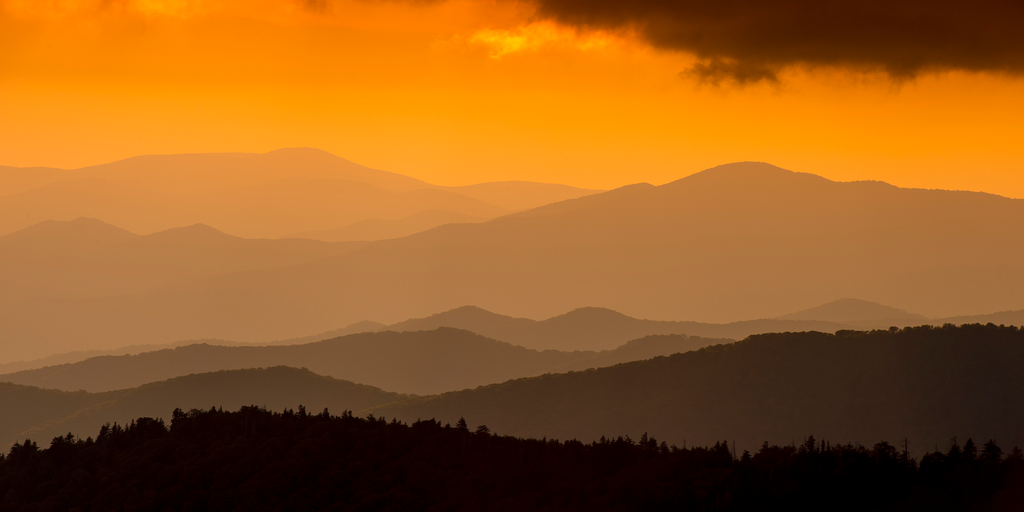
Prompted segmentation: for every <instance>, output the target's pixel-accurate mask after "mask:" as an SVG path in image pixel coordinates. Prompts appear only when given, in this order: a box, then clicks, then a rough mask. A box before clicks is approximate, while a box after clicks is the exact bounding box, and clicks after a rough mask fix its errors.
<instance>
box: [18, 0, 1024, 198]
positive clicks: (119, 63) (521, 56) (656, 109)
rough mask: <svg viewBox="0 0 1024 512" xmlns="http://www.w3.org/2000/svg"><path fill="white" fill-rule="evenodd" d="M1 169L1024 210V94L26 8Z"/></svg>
mask: <svg viewBox="0 0 1024 512" xmlns="http://www.w3.org/2000/svg"><path fill="white" fill-rule="evenodd" d="M0 5H2V11H0V12H2V14H0V38H2V41H0V43H2V48H3V50H2V53H0V110H2V111H3V112H4V118H3V121H2V122H0V139H2V142H0V162H2V163H3V164H4V165H15V166H56V167H63V168H73V167H80V166H85V165H93V164H98V163H103V162H107V161H112V160H116V159H119V158H124V157H128V156H132V155H137V154H166V153H181V152H207V151H255V152H264V151H269V150H272V149H276V148H279V147H291V146H311V147H319V148H321V149H325V150H328V151H331V152H332V153H335V154H338V155H340V156H343V157H345V158H348V159H350V160H353V161H356V162H359V163H362V164H364V165H368V166H371V167H376V168H382V169H386V170H390V171H394V172H401V173H404V174H408V175H411V176H415V177H418V178H421V179H424V180H428V181H431V182H436V183H440V184H453V185H454V184H467V183H474V182H480V181H491V180H503V179H529V180H535V181H546V182H564V183H569V184H573V185H578V186H585V187H597V188H611V187H616V186H620V185H623V184H627V183H632V182H638V181H648V182H652V183H664V182H668V181H672V180H675V179H678V178H680V177H683V176H686V175H689V174H691V173H693V172H696V171H699V170H701V169H704V168H707V167H710V166H713V165H717V164H721V163H724V162H730V161H741V160H758V161H767V162H771V163H774V164H776V165H780V166H782V167H785V168H789V169H793V170H799V171H805V172H813V173H816V174H820V175H823V176H826V177H829V178H832V179H837V180H858V179H874V180H884V181H888V182H891V183H894V184H897V185H901V186H912V187H925V188H953V189H966V190H981V191H988V192H993V193H998V194H1002V195H1008V196H1012V197H1024V150H1022V149H1021V146H1020V145H1019V144H1015V143H1014V141H1016V140H1018V139H1020V138H1021V137H1022V135H1024V132H1022V128H1021V125H1020V123H1018V122H1017V121H1016V120H1017V119H1019V118H1020V117H1021V116H1022V115H1024V95H1022V94H1021V93H1020V92H1021V89H1022V87H1024V81H1022V80H1021V79H1019V78H1013V77H1007V76H1000V75H993V74H986V73H973V72H945V73H941V74H926V75H923V76H921V77H919V78H916V79H911V80H909V81H905V82H899V83H896V82H893V81H892V80H890V79H889V78H888V77H886V76H885V75H882V74H877V73H861V72H857V73H854V72H850V71H845V70H843V69H838V68H818V69H790V70H788V71H786V72H785V73H784V75H783V76H782V80H781V81H780V83H777V84H771V83H760V84H748V85H745V86H740V85H737V84H735V83H731V82H725V83H721V84H719V85H717V86H716V85H713V84H707V83H701V82H700V81H698V80H697V79H695V78H688V77H686V76H685V73H684V74H683V76H681V71H684V70H685V69H687V68H688V67H689V66H690V65H692V64H693V62H694V58H693V56H690V55H687V54H685V53H681V52H673V51H667V50H657V49H654V48H652V47H650V46H649V45H647V44H645V43H644V42H643V41H641V40H638V39H637V38H636V37H634V36H632V35H630V34H629V33H626V32H606V33H596V32H587V31H585V30H584V31H581V30H579V29H573V28H566V27H562V26H559V25H557V24H555V23H552V22H548V21H539V20H537V19H536V14H535V8H534V7H532V6H531V5H530V4H519V3H512V2H482V1H467V0H452V1H449V2H428V3H420V2H414V3H406V2H360V1H352V2H348V1H336V2H302V1H298V0H296V1H285V0H281V1H258V2H233V1H230V0H191V1H190V0H175V1H157V0H147V1H141V0H140V1H125V2H105V1H99V0H95V1H81V2H72V1H51V2H33V1H17V0H4V2H2V4H0Z"/></svg>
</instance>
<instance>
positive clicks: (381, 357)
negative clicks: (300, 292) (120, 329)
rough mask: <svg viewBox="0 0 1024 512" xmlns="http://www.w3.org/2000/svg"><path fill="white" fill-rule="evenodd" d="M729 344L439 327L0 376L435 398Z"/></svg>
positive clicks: (61, 382) (68, 383)
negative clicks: (300, 374)
mask: <svg viewBox="0 0 1024 512" xmlns="http://www.w3.org/2000/svg"><path fill="white" fill-rule="evenodd" d="M730 342H732V340H724V339H706V338H694V337H688V336H679V335H676V336H664V337H658V338H645V339H640V340H635V341H633V342H631V343H629V344H627V345H625V346H623V347H621V348H619V349H616V350H609V351H603V352H582V351H577V352H559V351H555V350H546V351H543V352H540V351H536V350H530V349H526V348H523V347H518V346H514V345H510V344H508V343H504V342H500V341H495V340H492V339H488V338H485V337H483V336H480V335H478V334H473V333H471V332H468V331H463V330H458V329H452V328H438V329H435V330H432V331H416V332H403V333H398V332H394V331H386V332H378V333H361V334H353V335H349V336H344V337H341V338H335V339H331V340H326V341H320V342H315V343H308V344H305V345H285V346H265V347H223V346H215V345H206V344H197V345H189V346H184V347H178V348H174V349H165V350H157V351H153V352H145V353H142V354H136V355H123V356H100V357H93V358H89V359H86V360H85V361H80V362H78V363H73V364H65V365H57V366H49V367H45V368H40V369H36V370H26V371H21V372H17V373H12V374H8V375H0V382H2V381H7V382H13V383H16V384H25V385H31V386H38V387H43V388H55V389H63V390H79V389H84V390H86V391H91V392H101V391H109V390H114V389H123V388H130V387H135V386H139V385H141V384H145V383H147V382H153V381H157V380H163V379H167V378H171V377H177V376H179V375H187V374H190V373H203V372H210V371H217V370H229V369H239V368H256V367H268V366H276V365H286V366H293V367H297V368H299V367H305V368H309V369H310V370H312V371H314V372H316V373H318V374H321V375H329V376H332V377H335V378H340V379H346V380H350V381H353V382H360V383H364V384H369V385H372V386H377V387H380V388H382V389H387V390H390V391H396V392H401V393H415V394H432V393H441V392H444V391H452V390H458V389H466V388H472V387H476V386H481V385H484V384H491V383H495V382H502V381H505V380H508V379H514V378H519V377H528V376H533V375H540V374H542V373H545V372H551V371H557V370H559V369H561V368H568V367H571V368H591V367H594V366H601V365H609V364H617V363H621V362H626V361H634V360H637V359H646V358H650V357H654V356H656V355H667V354H673V353H676V352H686V351H689V350H695V349H698V348H701V347H705V346H707V345H711V344H717V343H730ZM567 365H568V366H567Z"/></svg>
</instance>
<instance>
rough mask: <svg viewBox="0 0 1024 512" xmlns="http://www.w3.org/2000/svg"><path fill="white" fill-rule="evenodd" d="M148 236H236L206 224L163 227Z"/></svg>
mask: <svg viewBox="0 0 1024 512" xmlns="http://www.w3.org/2000/svg"><path fill="white" fill-rule="evenodd" d="M149 236H153V237H160V238H163V237H174V238H199V237H202V238H221V237H223V238H237V237H235V236H233V235H229V234H227V233H225V232H223V231H221V230H219V229H217V228H214V227H211V226H208V225H206V224H202V223H199V224H192V225H190V226H182V227H178V228H171V229H165V230H163V231H157V232H156V233H152V234H150V235H149Z"/></svg>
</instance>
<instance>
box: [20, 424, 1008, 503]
mask: <svg viewBox="0 0 1024 512" xmlns="http://www.w3.org/2000/svg"><path fill="white" fill-rule="evenodd" d="M97 432H98V433H97V436H96V437H95V439H94V438H93V437H89V438H88V439H87V440H85V441H83V440H80V439H76V438H74V437H73V436H68V437H55V438H54V439H53V440H52V442H51V443H50V445H49V447H48V448H46V445H45V443H43V444H42V448H44V449H42V450H40V446H38V445H37V444H36V443H33V442H25V443H23V444H18V445H15V446H14V447H12V449H11V451H10V453H9V454H8V456H7V457H6V458H2V459H0V495H2V496H3V500H4V506H5V509H8V510H21V509H25V510H38V509H54V510H65V509H70V510H73V509H91V510H99V509H116V508H120V507H123V508H125V509H130V510H154V511H158V510H164V509H174V510H229V509H230V510H239V509H245V510H280V509H294V510H320V509H330V510H810V509H820V508H822V507H826V508H828V509H829V510H851V511H853V510H858V511H859V510H866V509H872V510H975V509H991V510H997V511H1002V510H1016V508H1014V507H1016V506H1019V504H1020V500H1021V499H1024V454H1022V453H1021V451H1020V450H1019V449H1014V450H1013V451H1010V452H1009V454H1008V455H1009V456H1008V457H1004V450H1003V449H1002V448H1001V447H1000V446H999V445H998V444H997V443H995V442H991V441H990V442H985V443H984V444H983V445H982V444H981V443H978V442H975V441H974V440H966V441H965V442H964V443H963V446H962V447H961V446H960V445H959V444H956V443H954V444H953V445H952V446H949V448H948V450H947V449H946V446H943V452H938V451H936V452H935V453H929V454H927V455H924V456H923V457H921V458H920V464H918V462H917V460H915V458H912V457H909V456H908V454H907V453H906V452H901V451H900V450H899V449H898V448H896V447H894V446H893V444H891V443H886V442H884V441H882V442H873V443H871V447H870V448H867V447H864V446H861V445H855V444H833V443H830V442H827V441H824V440H822V441H817V440H816V439H815V438H814V437H808V438H807V439H805V440H802V441H801V443H800V444H799V445H798V446H774V445H769V444H768V443H765V444H764V445H763V446H761V447H760V448H759V449H758V450H756V451H755V452H754V453H752V454H751V453H747V452H743V454H742V456H739V454H737V453H735V451H734V450H733V451H730V448H731V447H730V445H729V444H728V441H722V442H716V443H714V444H713V445H710V446H707V447H694V446H693V445H690V446H689V447H687V448H680V447H677V446H672V447H669V446H668V445H667V444H666V443H664V442H661V443H659V442H658V440H657V439H655V438H650V437H648V436H647V435H643V436H641V437H640V438H639V439H638V440H636V441H633V440H630V439H624V438H622V437H618V438H615V439H611V440H605V439H602V440H601V441H600V442H594V443H581V442H579V441H568V442H564V443H563V442H558V441H548V440H540V439H519V438H514V437H509V436H496V435H493V434H491V433H490V432H489V429H488V428H487V427H486V426H483V425H481V426H479V427H476V428H475V429H471V428H470V427H469V425H467V424H466V423H465V422H462V421H460V422H458V423H456V424H455V425H450V424H444V425H443V424H441V423H438V422H436V421H433V420H426V421H416V422H413V423H411V424H409V425H406V424H404V423H398V422H395V421H391V422H388V421H386V420H385V419H383V418H380V419H378V418H374V417H372V416H371V417H368V418H367V419H360V418H358V417H354V416H352V415H351V413H349V412H345V413H343V414H341V415H340V416H333V415H331V414H330V412H329V410H327V409H324V410H323V411H322V412H318V411H307V410H305V409H304V408H301V407H300V408H299V410H298V411H294V410H291V409H288V410H286V411H285V412H283V413H280V412H269V411H267V410H265V409H260V408H256V407H248V408H242V409H241V410H240V411H239V412H225V411H221V410H217V409H210V410H207V411H203V410H192V411H189V412H185V411H182V410H176V411H174V414H173V417H172V420H171V424H170V425H169V428H168V425H166V424H165V423H164V422H163V421H156V420H153V419H151V418H140V419H138V421H135V420H133V421H132V422H131V423H129V424H127V425H125V426H121V425H116V424H115V425H107V426H104V427H103V428H102V429H99V430H98V431H97ZM979 445H980V446H979Z"/></svg>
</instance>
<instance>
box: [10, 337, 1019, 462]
mask: <svg viewBox="0 0 1024 512" xmlns="http://www.w3.org/2000/svg"><path fill="white" fill-rule="evenodd" d="M392 334H394V333H392ZM1022 336H1024V330H1021V329H1019V328H1016V327H999V326H994V325H990V326H983V325H968V326H963V327H952V326H947V327H941V328H932V327H914V328H906V329H902V330H900V329H891V330H876V331H871V332H864V331H840V332H839V333H836V334H826V333H813V332H812V333H776V334H765V335H758V336H752V337H750V338H748V339H746V340H743V341H741V342H737V343H732V344H723V345H713V346H709V347H705V348H702V349H700V350H694V351H688V352H684V353H676V354H673V355H670V356H668V357H654V358H653V359H646V360H641V361H634V362H628V363H622V364H617V365H614V366H608V367H602V368H596V369H587V370H584V371H568V372H567V373H551V374H545V375H541V376H537V377H530V378H521V379H514V380H509V381H506V382H502V383H498V384H492V385H487V386H482V387H478V388H475V389H467V390H462V391H452V392H448V393H442V394H440V395H433V396H409V395H399V394H395V393H388V392H385V391H382V390H380V389H377V388H373V387H370V386H360V385H356V384H352V383H349V382H345V381H339V380H336V379H333V378H329V377H322V376H318V375H315V374H313V373H312V372H311V371H308V370H304V369H303V370H297V369H290V368H282V367H273V368H267V369H247V370H231V371H221V372H213V373H204V374H195V375H188V376H182V377H178V378H175V379H170V380H167V381H160V382H154V383H150V384H146V385H143V386H140V387H137V388H131V389H126V390H118V391H110V392H106V393H87V392H84V391H77V392H67V391H56V390H47V389H40V388H37V387H31V386H23V385H17V384H9V383H3V384H0V409H2V410H4V411H5V412H8V411H14V412H16V413H15V414H5V415H4V416H3V418H4V421H2V422H0V427H2V428H0V440H2V441H3V442H13V441H15V440H22V439H24V438H25V437H31V438H33V439H36V440H41V441H45V440H46V439H50V438H51V437H53V436H56V435H63V434H66V433H68V432H72V433H78V434H79V435H82V436H85V435H92V434H93V433H95V432H96V431H97V430H98V428H99V426H100V425H101V424H102V423H104V422H108V421H120V422H126V421H128V420H129V419H133V418H137V417H139V416H150V417H163V418H165V419H166V418H168V417H170V413H171V411H172V410H173V409H174V408H182V409H185V410H188V409H190V408H202V409H209V408H210V407H211V406H216V407H221V406H222V407H224V408H225V409H232V408H236V407H238V406H241V405H265V406H266V407H269V408H271V409H274V410H281V409H282V408H284V407H289V408H297V407H298V405H300V404H301V405H305V406H306V408H307V409H308V410H310V411H311V412H319V411H320V410H321V409H322V408H323V407H329V408H330V410H331V411H332V412H334V413H335V414H338V413H340V412H341V411H342V410H346V409H348V410H353V411H356V412H357V414H360V415H366V414H369V413H372V414H374V415H375V416H376V417H384V418H388V419H399V420H402V421H407V422H410V423H411V422H413V421H416V420H417V419H429V418H434V419H437V420H439V421H441V422H442V423H451V424H452V425H454V424H455V423H456V422H457V421H458V420H459V418H462V417H464V418H465V419H466V420H467V422H468V423H469V424H470V425H472V426H476V425H487V426H488V427H489V428H490V429H491V431H493V432H496V433H498V434H503V435H516V436H535V437H538V438H539V437H542V436H543V437H546V438H549V439H550V438H557V439H573V438H575V439H579V440H582V441H585V442H589V441H591V440H595V439H598V438H600V437H601V436H607V437H616V436H625V435H628V436H630V437H632V438H633V439H634V440H635V439H639V438H640V437H641V436H642V435H643V434H644V433H647V434H648V435H651V436H655V437H657V438H658V439H659V440H664V441H667V442H668V443H671V444H676V445H678V446H685V445H687V444H689V445H690V446H694V445H710V444H714V443H715V442H718V441H720V440H722V439H728V440H729V441H730V445H731V446H737V447H738V449H740V450H742V449H749V450H752V451H755V450H756V449H757V447H758V446H761V444H762V443H763V442H765V441H767V442H769V443H777V444H783V445H788V444H794V445H796V444H801V443H802V442H803V439H804V436H808V435H814V436H815V437H817V438H818V439H828V440H830V441H832V442H833V443H857V442H860V443H873V442H876V441H877V440H879V439H890V440H894V441H900V440H904V439H906V443H907V446H908V447H909V448H910V450H911V455H912V456H914V457H919V456H920V455H921V454H923V453H925V452H926V451H931V450H933V449H934V447H935V446H937V445H938V446H941V447H945V446H948V443H949V442H950V439H951V438H952V437H956V438H958V439H959V440H960V442H961V443H963V442H964V441H965V440H966V439H968V438H973V439H974V441H975V443H976V444H981V443H983V442H984V440H988V439H995V440H997V441H998V442H999V444H1000V446H1004V447H1007V449H1008V448H1009V447H1012V446H1015V445H1016V446H1021V445H1024V436H1022V435H1021V432H1020V429H1019V425H1020V424H1021V423H1022V422H1024V407H1021V405H1020V404H1022V403H1024V374H1021V372H1020V371H1019V368H1020V366H1021V365H1022V364H1024V338H1022Z"/></svg>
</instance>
